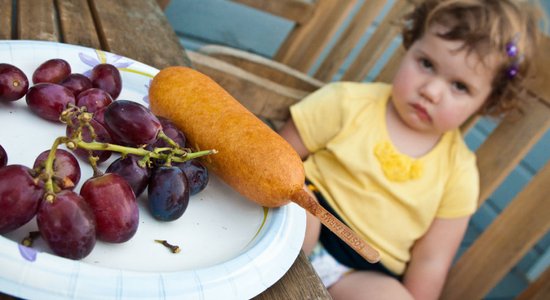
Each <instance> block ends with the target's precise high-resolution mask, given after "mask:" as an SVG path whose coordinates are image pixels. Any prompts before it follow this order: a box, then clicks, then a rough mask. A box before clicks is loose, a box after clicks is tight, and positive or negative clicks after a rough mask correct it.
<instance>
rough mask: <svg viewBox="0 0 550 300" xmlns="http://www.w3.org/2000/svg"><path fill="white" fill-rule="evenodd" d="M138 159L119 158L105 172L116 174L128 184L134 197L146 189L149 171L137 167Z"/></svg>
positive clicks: (130, 157) (131, 157)
mask: <svg viewBox="0 0 550 300" xmlns="http://www.w3.org/2000/svg"><path fill="white" fill-rule="evenodd" d="M139 159H140V158H139V157H138V156H135V155H128V156H126V157H119V158H118V159H117V160H115V161H114V162H113V163H112V164H111V165H110V166H109V167H108V168H107V170H106V172H107V173H116V174H118V175H120V176H122V178H124V179H125V180H126V182H128V184H129V185H130V187H131V188H132V191H134V194H135V195H136V197H138V196H139V195H141V193H143V191H144V190H145V188H146V187H147V182H148V181H149V175H150V173H151V172H150V169H149V168H147V167H145V168H142V167H140V166H139V165H138V161H139Z"/></svg>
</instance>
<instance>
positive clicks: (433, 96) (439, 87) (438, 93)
mask: <svg viewBox="0 0 550 300" xmlns="http://www.w3.org/2000/svg"><path fill="white" fill-rule="evenodd" d="M444 87H445V86H444V83H443V82H442V80H439V79H435V78H432V79H429V80H427V81H426V82H425V83H424V84H423V85H422V86H421V87H420V94H421V95H422V97H424V98H426V100H428V101H430V102H433V103H439V101H440V100H441V97H442V96H443V90H444Z"/></svg>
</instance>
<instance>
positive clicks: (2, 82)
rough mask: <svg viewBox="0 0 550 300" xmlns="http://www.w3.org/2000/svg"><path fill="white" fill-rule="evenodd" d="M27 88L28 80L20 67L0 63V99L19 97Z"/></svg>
mask: <svg viewBox="0 0 550 300" xmlns="http://www.w3.org/2000/svg"><path fill="white" fill-rule="evenodd" d="M28 89H29V80H28V79H27V76H26V75H25V73H23V71H21V69H19V68H18V67H16V66H13V65H10V64H0V101H6V102H7V101H15V100H19V99H21V98H22V97H23V96H25V94H26V93H27V90H28Z"/></svg>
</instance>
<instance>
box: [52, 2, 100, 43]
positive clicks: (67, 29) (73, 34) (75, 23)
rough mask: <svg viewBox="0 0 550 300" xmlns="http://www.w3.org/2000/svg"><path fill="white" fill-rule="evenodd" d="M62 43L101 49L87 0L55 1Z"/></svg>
mask: <svg viewBox="0 0 550 300" xmlns="http://www.w3.org/2000/svg"><path fill="white" fill-rule="evenodd" d="M56 5H57V9H58V11H59V24H60V29H61V36H62V38H63V42H64V43H68V44H75V45H81V46H86V47H90V48H95V49H101V48H102V47H101V43H100V42H99V38H98V36H97V30H96V26H95V23H94V19H93V17H92V12H91V10H90V6H89V5H88V1H87V0H56Z"/></svg>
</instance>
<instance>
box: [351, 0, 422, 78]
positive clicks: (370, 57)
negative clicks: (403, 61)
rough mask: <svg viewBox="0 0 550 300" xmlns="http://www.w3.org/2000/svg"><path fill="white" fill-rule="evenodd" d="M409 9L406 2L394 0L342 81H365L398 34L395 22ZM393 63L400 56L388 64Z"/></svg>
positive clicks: (404, 0) (398, 58)
mask: <svg viewBox="0 0 550 300" xmlns="http://www.w3.org/2000/svg"><path fill="white" fill-rule="evenodd" d="M410 7H411V6H410V4H409V2H408V1H407V0H396V2H395V4H394V5H393V6H392V8H391V9H390V11H389V12H388V13H387V14H386V16H385V17H384V19H383V20H382V22H381V23H380V25H378V28H377V29H376V31H375V32H374V33H373V34H372V36H371V37H370V39H369V40H368V41H367V43H366V44H365V45H364V46H363V48H362V49H361V51H360V52H359V54H358V55H357V57H356V58H355V60H354V61H353V63H352V64H351V65H350V67H349V68H348V69H347V70H346V72H345V73H344V75H343V77H342V79H343V80H351V81H363V80H364V79H365V77H366V76H367V74H368V73H369V72H370V70H371V69H372V68H373V67H374V65H375V64H376V63H377V62H378V61H379V60H380V59H381V58H382V55H383V54H384V53H385V52H386V50H387V49H388V48H389V46H390V44H391V42H392V41H393V40H394V39H395V38H396V37H397V36H398V35H399V34H400V28H399V26H398V25H397V24H396V21H397V20H398V19H399V18H400V17H401V16H402V15H403V13H404V12H406V11H407V10H408V9H409V8H410ZM398 54H399V53H398ZM395 61H397V62H399V61H400V56H394V57H391V59H390V62H389V63H390V64H391V63H394V62H395ZM390 81H391V80H390ZM388 82H389V81H388Z"/></svg>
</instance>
